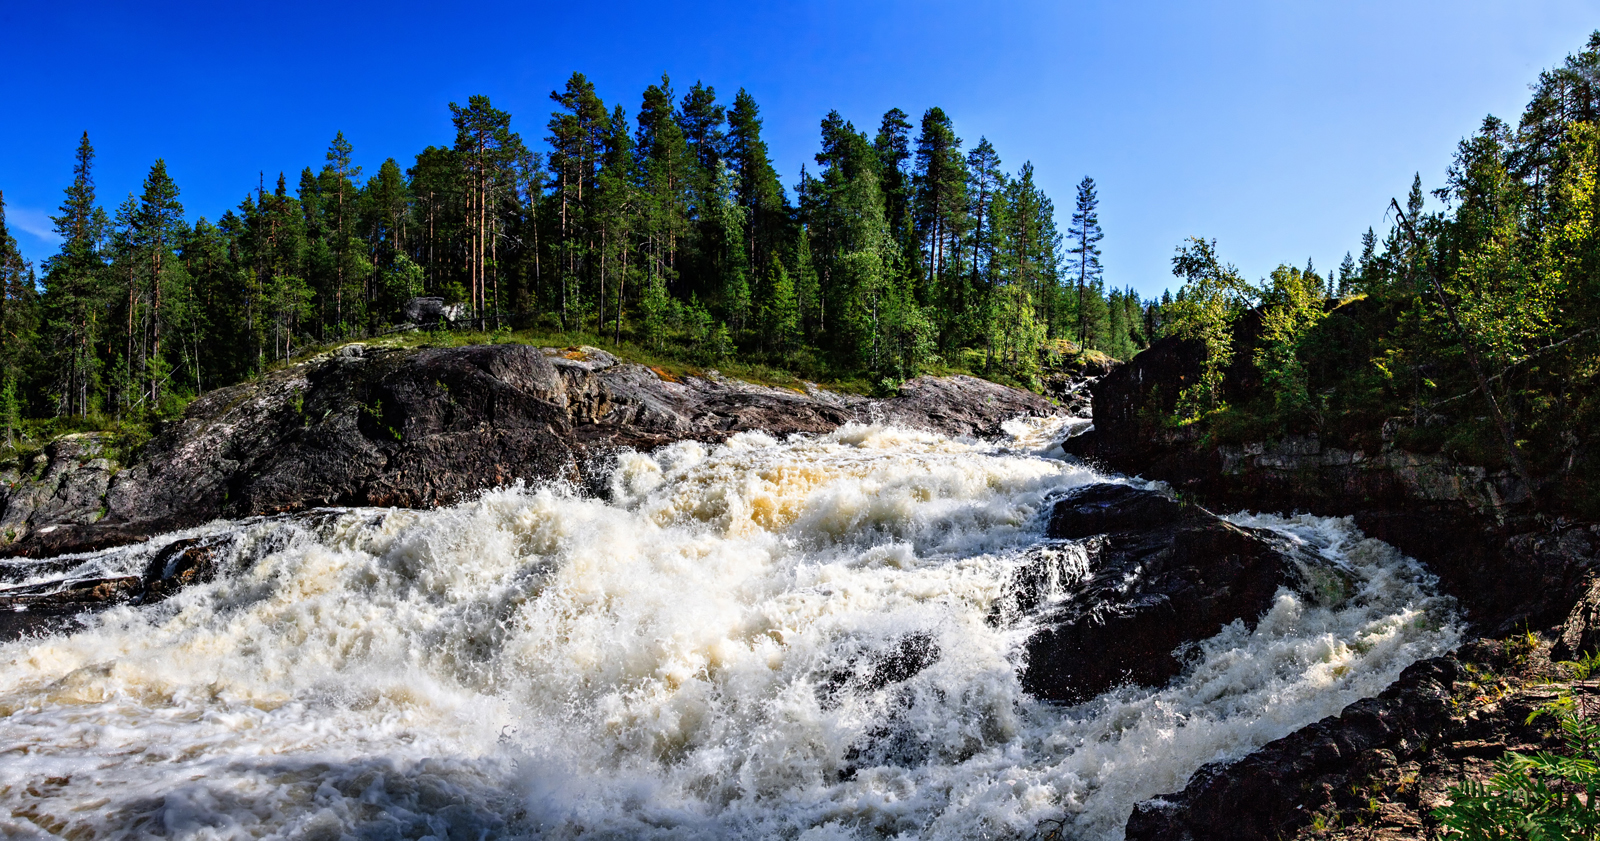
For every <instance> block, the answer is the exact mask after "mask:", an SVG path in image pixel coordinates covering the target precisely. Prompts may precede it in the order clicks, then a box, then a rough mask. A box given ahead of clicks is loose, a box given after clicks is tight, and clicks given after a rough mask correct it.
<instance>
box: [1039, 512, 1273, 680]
mask: <svg viewBox="0 0 1600 841" xmlns="http://www.w3.org/2000/svg"><path fill="white" fill-rule="evenodd" d="M1049 535H1050V536H1051V537H1053V538H1060V539H1068V540H1074V541H1078V543H1077V549H1078V550H1079V551H1081V553H1082V554H1081V555H1079V554H1077V553H1076V552H1074V553H1070V554H1069V555H1067V556H1066V557H1063V556H1062V555H1061V554H1059V553H1054V552H1051V553H1046V554H1043V555H1042V556H1041V557H1039V558H1038V559H1037V560H1036V561H1035V562H1034V563H1032V564H1029V565H1026V566H1024V567H1023V568H1022V569H1021V570H1020V571H1019V572H1018V573H1017V575H1016V577H1015V578H1014V580H1013V582H1012V589H1013V590H1014V591H1016V590H1020V591H1021V592H1013V593H1011V594H1010V599H1011V600H1012V601H1013V603H1015V604H1017V605H1018V606H1019V607H1020V609H1022V610H1023V611H1025V612H1035V611H1037V613H1038V616H1037V618H1036V619H1035V624H1036V626H1037V627H1038V628H1039V630H1038V631H1037V632H1036V633H1035V634H1034V635H1033V636H1032V637H1031V638H1030V639H1029V640H1028V644H1027V669H1026V670H1025V671H1024V672H1023V686H1024V687H1026V688H1027V690H1028V691H1029V692H1031V693H1032V694H1034V695H1035V696H1037V697H1041V698H1046V699H1049V700H1053V701H1063V702H1068V703H1076V702H1080V701H1085V700H1088V699H1090V698H1093V697H1094V696H1096V695H1099V694H1100V693H1102V692H1105V691H1106V690H1107V689H1110V688H1112V687H1115V686H1118V685H1121V684H1124V683H1136V684H1140V685H1145V686H1158V685H1160V684H1162V683H1165V682H1166V681H1167V680H1169V679H1171V678H1172V677H1173V676H1175V675H1177V674H1178V673H1179V672H1180V671H1182V669H1183V662H1182V660H1181V659H1180V655H1181V653H1182V650H1183V648H1184V646H1186V645H1188V644H1191V643H1195V642H1198V641H1200V640H1204V639H1206V638H1208V637H1211V636H1214V635H1215V634H1216V633H1217V632H1218V631H1220V630H1221V629H1222V628H1223V627H1224V626H1225V625H1227V624H1229V623H1231V622H1234V621H1236V620H1241V621H1243V622H1244V623H1245V624H1246V625H1247V626H1252V627H1253V626H1254V625H1255V623H1256V620H1257V619H1258V618H1259V617H1260V616H1261V615H1262V614H1263V613H1265V612H1266V611H1267V609H1268V608H1269V607H1271V605H1272V599H1273V595H1274V594H1275V593H1276V592H1277V590H1278V588H1279V587H1281V586H1285V585H1291V584H1294V583H1295V582H1296V581H1297V570H1298V566H1297V564H1296V559H1295V557H1294V553H1295V551H1296V550H1294V549H1293V548H1292V547H1290V546H1289V545H1288V543H1287V542H1286V541H1284V540H1283V539H1282V538H1279V537H1276V536H1275V535H1273V534H1271V533H1270V532H1265V531H1259V530H1253V529H1243V528H1240V527H1238V526H1235V525H1233V524H1231V523H1227V522H1225V521H1223V520H1220V519H1218V518H1217V517H1215V516H1214V515H1212V514H1211V513H1210V512H1208V511H1206V510H1205V509H1203V508H1200V507H1199V506H1195V505H1183V504H1180V503H1178V502H1176V501H1174V500H1172V499H1170V498H1168V497H1166V496H1164V495H1162V494H1160V493H1157V492H1155V491H1149V490H1141V489H1138V488H1134V487H1131V486H1129V485H1120V484H1102V485H1091V486H1089V487H1088V488H1085V489H1082V490H1080V491H1078V492H1076V493H1074V494H1073V495H1071V496H1069V497H1067V498H1066V499H1063V500H1061V501H1060V502H1058V503H1057V504H1056V507H1055V509H1054V511H1053V513H1052V515H1051V519H1050V526H1049ZM1049 565H1054V568H1050V567H1049ZM1040 608H1042V609H1040Z"/></svg>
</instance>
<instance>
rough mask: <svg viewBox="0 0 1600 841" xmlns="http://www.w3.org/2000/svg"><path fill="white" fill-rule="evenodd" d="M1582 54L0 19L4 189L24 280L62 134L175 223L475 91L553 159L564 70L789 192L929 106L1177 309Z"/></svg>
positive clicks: (1333, 223)
mask: <svg viewBox="0 0 1600 841" xmlns="http://www.w3.org/2000/svg"><path fill="white" fill-rule="evenodd" d="M1596 28H1600V2H1568V1H1566V0H1551V1H1550V2H1537V3H1513V2H1450V3H1442V2H1441V3H1423V2H1415V3H1411V2H1400V0H1389V2H1359V1H1358V2H1339V3H1333V2H1309V0H1271V2H1267V1H1266V0H1263V2H1215V3H1204V4H1201V3H1161V2H1140V1H1139V0H1124V2H1105V3H1086V2H1085V3H1079V2H1058V3H1021V2H1018V3H996V4H984V3H973V2H968V3H946V2H872V1H871V0H849V1H848V2H833V1H832V0H827V2H811V3H795V2H770V3H760V4H756V3H669V2H654V3H639V2H631V0H630V2H615V3H609V4H601V3H590V4H579V3H561V4H554V3H550V4H545V3H537V2H524V3H480V4H472V5H449V6H447V5H443V4H439V5H433V4H420V3H404V2H385V3H370V4H360V3H341V2H333V1H332V0H329V2H320V3H301V2H274V3H262V4H212V3H205V4H201V3H191V4H181V3H162V2H144V3H137V4H136V3H83V2H72V0H61V1H60V2H35V0H0V32H3V33H5V34H6V37H5V38H4V41H5V43H6V61H5V77H6V82H5V89H6V94H5V100H4V101H5V107H4V108H3V109H0V191H4V194H5V198H6V202H7V206H8V220H9V222H10V223H11V227H12V228H13V232H14V233H15V234H16V236H17V239H18V241H19V243H20V244H21V246H22V248H23V251H24V254H25V255H26V256H28V257H29V258H30V259H33V260H35V261H40V260H42V259H43V258H45V257H47V256H49V255H50V254H52V253H54V241H53V240H52V239H51V237H50V234H49V221H48V214H50V213H52V212H54V209H55V207H56V206H57V205H58V204H59V203H60V200H61V195H62V189H63V188H64V187H65V186H66V185H67V183H68V181H69V180H70V175H71V157H72V151H73V148H74V146H75V144H76V141H77V138H78V135H79V134H80V133H81V132H82V131H84V130H87V131H88V132H89V134H90V138H91V139H92V141H93V142H94V144H95V148H96V150H97V152H98V153H99V158H98V160H97V169H96V180H97V182H98V186H99V191H100V198H101V202H102V203H103V204H105V205H106V206H107V208H108V209H110V208H114V207H115V205H116V204H117V203H118V202H119V201H120V200H121V198H122V197H123V196H125V195H126V194H127V193H128V192H130V191H133V190H136V189H137V188H138V186H139V181H140V179H141V178H142V177H143V175H144V173H145V172H146V171H147V170H148V169H149V166H150V164H151V163H152V162H153V161H154V160H155V159H156V158H157V157H162V158H165V159H166V161H167V164H168V167H169V169H170V171H171V172H172V173H173V176H174V177H175V179H176V180H177V182H178V185H179V187H180V189H181V190H182V192H183V195H182V200H183V202H184V205H185V207H186V208H187V210H188V213H189V216H190V218H191V219H193V218H197V217H199V216H206V217H208V218H212V219H215V218H216V217H217V216H219V215H221V214H222V212H223V211H225V210H226V209H228V208H229V207H232V206H234V205H236V204H237V203H238V202H239V200H240V199H241V198H243V197H244V195H245V194H246V192H248V191H249V190H251V189H253V188H254V187H255V184H256V180H257V177H258V172H263V171H264V172H265V177H266V179H267V181H268V184H269V186H270V184H271V182H272V181H273V180H274V179H275V177H276V175H277V173H278V172H279V171H280V170H282V171H285V172H287V173H288V175H289V178H290V182H291V184H292V183H294V181H295V179H296V175H297V173H298V172H299V171H300V169H301V168H302V167H305V166H307V165H317V166H320V164H321V162H322V159H323V153H324V152H325V150H326V149H327V146H328V141H329V140H330V139H331V138H332V137H333V134H334V132H335V131H341V130H342V131H343V132H344V133H345V135H346V137H348V138H349V139H350V141H351V142H352V143H353V144H354V146H355V150H356V159H357V162H358V163H360V164H363V165H364V166H365V167H366V168H367V172H368V173H369V174H371V173H374V172H376V169H377V165H378V164H379V163H381V162H382V161H383V159H384V158H386V157H394V158H396V159H397V160H398V161H400V163H401V165H402V166H407V165H409V164H410V163H411V161H412V159H413V157H414V156H415V154H416V153H417V152H418V151H419V150H421V149H422V148H423V147H424V146H426V145H428V144H446V143H449V142H450V140H451V139H452V136H453V133H452V131H451V128H450V122H449V110H448V107H447V103H449V102H451V101H465V99H466V97H467V96H469V95H471V94H476V93H483V94H487V95H488V96H489V97H490V98H491V99H492V100H493V102H494V103H495V105H497V106H498V107H501V108H504V109H506V110H509V111H510V112H511V113H512V115H513V127H514V128H515V129H517V130H518V131H520V132H521V133H522V134H523V136H524V137H525V138H527V139H529V140H530V141H537V142H536V145H541V146H542V138H543V136H544V133H545V132H544V123H545V121H546V119H547V118H548V116H549V112H550V103H549V101H548V95H549V93H550V91H551V90H552V89H555V88H557V87H559V86H560V85H561V84H562V83H563V82H564V81H565V79H566V77H567V76H568V75H569V74H570V73H571V72H572V71H574V70H578V71H581V72H583V73H585V74H587V75H588V76H589V78H590V79H592V80H593V81H594V82H595V83H596V86H597V87H598V89H599V92H600V95H601V96H602V97H603V98H604V99H605V100H606V102H607V105H608V106H609V105H611V104H613V103H617V102H620V103H622V104H623V105H624V106H625V107H626V108H627V109H628V111H629V113H630V115H631V114H633V113H634V112H636V111H637V108H638V102H639V96H640V94H641V92H642V91H643V89H644V87H645V86H646V85H648V84H650V83H651V82H653V81H655V80H656V79H658V78H659V77H660V75H661V74H662V73H663V72H665V73H668V74H670V75H671V77H672V79H673V82H674V85H675V87H676V88H677V89H678V90H679V91H680V93H681V92H682V91H684V90H686V89H687V88H688V87H689V86H690V85H692V84H693V83H694V82H695V81H696V80H697V79H698V80H702V81H704V82H705V83H706V84H709V85H712V86H714V87H715V88H716V90H717V92H718V94H719V95H720V97H721V98H722V99H724V100H731V99H732V96H733V94H734V93H735V92H736V91H737V90H738V89H739V88H740V87H741V86H742V87H745V88H746V89H748V90H749V91H750V92H751V94H752V95H753V96H754V97H755V98H756V101H757V102H758V103H759V104H760V106H761V109H762V113H763V116H764V118H765V121H766V129H765V130H766V135H767V139H768V143H769V144H770V147H771V151H772V154H773V157H774V162H775V163H776V165H777V166H778V169H779V171H780V172H781V173H782V174H783V178H784V182H785V184H786V185H788V186H790V187H792V185H793V184H794V183H795V181H796V178H797V175H798V173H799V170H800V165H801V164H802V163H806V162H809V161H810V160H811V156H812V155H813V154H814V153H815V151H816V145H817V135H818V123H819V121H820V120H821V118H822V116H823V115H824V114H826V113H827V112H828V110H830V109H838V110H839V111H840V112H841V113H842V114H843V115H844V116H845V117H846V118H847V119H850V120H852V121H853V122H855V124H856V125H857V127H860V128H866V129H869V130H871V129H875V128H876V126H877V123H878V119H879V117H880V116H881V115H882V114H883V112H884V111H885V110H887V109H889V108H892V107H899V108H901V109H904V110H905V111H907V112H908V113H910V114H912V115H913V120H914V121H915V118H916V117H917V116H919V115H920V114H921V113H922V111H923V110H924V109H926V108H928V107H929V106H933V105H938V106H940V107H942V108H944V109H945V111H946V112H948V113H949V114H950V115H951V117H952V118H953V119H954V120H955V123H956V128H957V131H958V133H959V134H960V135H961V137H962V138H963V139H965V140H966V141H967V146H968V147H970V146H971V145H972V144H973V143H975V142H976V141H977V139H978V138H979V136H980V135H983V136H987V137H988V138H989V139H990V141H991V142H993V143H994V145H995V147H996V148H997V149H998V151H999V153H1000V156H1001V159H1002V162H1003V163H1004V165H1005V168H1006V169H1007V170H1008V171H1015V169H1016V168H1017V167H1018V166H1020V165H1021V164H1022V163H1023V162H1024V161H1028V160H1031V161H1032V162H1033V164H1034V168H1035V174H1036V178H1037V179H1038V180H1039V182H1040V183H1041V184H1042V185H1043V186H1044V188H1045V190H1046V191H1047V192H1048V193H1049V194H1050V195H1051V196H1052V197H1053V198H1054V199H1055V202H1056V205H1057V208H1058V213H1059V216H1060V223H1061V226H1062V228H1063V229H1065V227H1066V216H1067V215H1068V213H1070V210H1071V207H1070V205H1071V202H1072V197H1073V187H1074V185H1076V183H1077V182H1078V180H1079V179H1081V178H1082V177H1083V176H1084V175H1091V176H1093V177H1094V178H1095V180H1096V182H1097V183H1098V184H1099V187H1100V197H1101V208H1100V212H1101V222H1102V224H1103V225H1104V227H1105V232H1106V238H1105V241H1104V243H1103V244H1102V245H1103V248H1104V252H1105V264H1106V279H1107V281H1108V282H1109V283H1112V284H1115V285H1119V286H1120V285H1129V284H1131V285H1133V286H1134V287H1135V288H1137V289H1138V290H1140V292H1141V293H1143V294H1145V295H1147V296H1149V295H1153V294H1157V293H1159V291H1160V290H1161V289H1163V288H1165V287H1167V286H1169V285H1171V284H1172V278H1171V275H1170V273H1169V260H1170V257H1171V254H1172V251H1173V248H1174V246H1175V245H1177V243H1178V242H1179V241H1181V240H1182V239H1183V238H1184V237H1187V236H1205V237H1215V238H1216V239H1217V240H1218V241H1219V247H1220V250H1221V252H1222V255H1223V257H1224V258H1225V259H1227V260H1229V261H1231V262H1234V263H1236V264H1237V265H1238V266H1239V267H1240V268H1241V269H1242V270H1243V271H1244V272H1245V274H1246V275H1247V276H1248V277H1251V278H1257V277H1260V276H1262V275H1265V274H1266V273H1267V272H1268V271H1270V270H1271V269H1272V267H1273V266H1275V265H1277V264H1278V263H1280V262H1289V263H1293V264H1296V265H1303V264H1304V263H1305V261H1306V259H1307V258H1308V257H1309V258H1312V259H1314V260H1315V261H1316V263H1317V265H1318V266H1319V267H1321V268H1323V269H1327V268H1331V267H1332V265H1333V264H1335V263H1337V261H1338V260H1339V259H1340V258H1341V257H1342V256H1343V255H1344V253H1345V252H1346V251H1349V250H1355V249H1356V247H1357V245H1358V238H1359V235H1360V233H1361V231H1363V230H1365V229H1366V227H1367V226H1368V225H1373V226H1375V227H1378V228H1379V229H1380V231H1381V230H1382V226H1383V225H1384V224H1386V223H1385V219H1384V208H1385V205H1387V203H1388V200H1389V198H1390V196H1396V195H1399V196H1403V194H1404V192H1405V191H1406V189H1407V188H1408V187H1409V186H1410V182H1411V175H1412V173H1413V172H1420V173H1421V174H1422V179H1423V182H1424V186H1426V187H1429V188H1432V187H1435V186H1438V184H1439V183H1440V181H1441V180H1442V178H1443V174H1444V170H1445V168H1446V166H1448V164H1449V161H1450V156H1451V154H1452V152H1453V151H1454V148H1455V145H1456V143H1457V142H1458V141H1459V140H1460V139H1461V138H1462V137H1464V136H1465V135H1467V134H1469V133H1471V132H1472V131H1473V130H1474V129H1475V128H1476V127H1477V125H1478V123H1479V122H1480V121H1481V120H1482V118H1483V116H1484V115H1486V114H1490V113H1493V114H1496V115H1499V116H1502V117H1504V118H1507V119H1510V120H1515V118H1516V116H1517V115H1518V114H1519V113H1520V111H1521V107H1522V105H1523V103H1524V102H1525V101H1526V99H1527V95H1528V85H1529V83H1531V82H1532V81H1534V79H1535V78H1536V77H1537V75H1538V72H1539V71H1540V70H1541V69H1543V68H1545V67H1549V66H1551V65H1553V64H1555V63H1557V62H1559V61H1560V60H1561V59H1562V58H1563V57H1564V56H1566V55H1567V54H1569V53H1572V52H1575V51H1577V50H1578V49H1580V48H1581V47H1582V46H1583V43H1584V41H1585V39H1586V38H1587V36H1588V33H1589V32H1590V31H1591V30H1593V29H1596Z"/></svg>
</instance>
